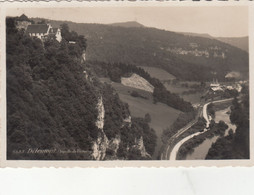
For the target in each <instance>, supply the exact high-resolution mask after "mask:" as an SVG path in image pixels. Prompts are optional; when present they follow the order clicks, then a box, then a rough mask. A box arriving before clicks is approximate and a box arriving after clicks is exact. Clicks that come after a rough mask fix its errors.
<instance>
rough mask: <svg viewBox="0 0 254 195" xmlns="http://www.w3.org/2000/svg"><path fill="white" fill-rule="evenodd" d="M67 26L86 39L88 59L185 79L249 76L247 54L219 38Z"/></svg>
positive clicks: (119, 28) (160, 31)
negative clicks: (231, 74)
mask: <svg viewBox="0 0 254 195" xmlns="http://www.w3.org/2000/svg"><path fill="white" fill-rule="evenodd" d="M50 22H51V23H52V24H54V25H59V24H60V22H59V21H50ZM67 23H68V25H69V26H70V29H72V30H75V31H77V32H78V33H79V34H82V35H85V37H87V40H88V47H87V59H89V60H99V61H104V62H118V63H125V64H135V65H140V66H142V65H143V66H151V67H160V68H163V69H164V70H166V71H168V72H169V73H171V74H173V75H174V76H176V77H177V78H178V79H183V80H196V81H207V80H212V78H213V77H214V73H216V74H217V77H218V78H219V80H224V78H225V75H226V74H227V73H228V72H231V71H239V72H241V73H242V75H243V76H244V77H245V78H246V77H248V74H247V73H248V53H247V52H245V51H243V50H241V49H238V48H236V47H233V46H231V45H229V44H226V43H223V42H221V41H218V40H216V39H211V38H204V37H196V36H190V35H184V34H181V33H174V32H170V31H165V30H159V29H155V28H139V27H137V28H136V27H129V28H125V27H119V26H112V25H102V24H77V23H72V22H67Z"/></svg>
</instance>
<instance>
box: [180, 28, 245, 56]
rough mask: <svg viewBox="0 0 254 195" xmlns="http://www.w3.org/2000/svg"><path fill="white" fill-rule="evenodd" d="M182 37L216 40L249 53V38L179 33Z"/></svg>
mask: <svg viewBox="0 0 254 195" xmlns="http://www.w3.org/2000/svg"><path fill="white" fill-rule="evenodd" d="M180 33H182V34H184V35H188V36H195V37H204V38H209V39H217V40H219V41H221V42H223V43H227V44H229V45H232V46H234V47H237V48H239V49H242V50H244V51H246V52H249V37H247V36H246V37H213V36H211V35H209V34H199V33H188V32H180Z"/></svg>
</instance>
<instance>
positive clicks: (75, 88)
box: [6, 18, 156, 160]
mask: <svg viewBox="0 0 254 195" xmlns="http://www.w3.org/2000/svg"><path fill="white" fill-rule="evenodd" d="M6 35H7V37H6V53H7V66H6V67H7V159H18V160H21V159H36V160H39V159H42V160H52V159H54V160H60V159H61V160H92V159H96V160H105V159H133V160H136V159H150V158H151V155H152V154H153V151H154V148H155V144H156V135H155V133H154V130H153V129H151V128H150V127H149V126H148V123H147V121H146V120H145V119H143V118H130V112H129V109H128V105H127V104H125V103H123V102H122V101H120V99H119V97H118V94H117V93H116V92H115V91H114V90H113V89H112V87H111V86H109V85H106V84H103V83H101V82H100V81H99V80H98V79H97V78H96V77H94V76H93V75H95V73H93V72H92V69H89V68H88V66H89V65H91V63H90V64H87V63H86V62H84V60H82V59H81V56H82V53H83V52H84V51H85V50H86V39H85V38H84V37H83V36H80V35H78V34H77V33H76V32H72V31H70V30H69V28H68V26H67V25H62V36H63V40H62V42H61V43H58V42H57V41H56V40H55V39H52V38H49V39H47V40H45V41H44V42H42V41H41V40H40V39H38V38H32V37H30V36H28V35H27V34H26V33H25V32H24V31H23V30H20V31H18V30H17V29H16V27H15V18H7V20H6ZM68 40H75V44H69V42H68ZM94 63H95V62H94ZM126 119H128V120H126Z"/></svg>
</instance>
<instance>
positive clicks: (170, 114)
mask: <svg viewBox="0 0 254 195" xmlns="http://www.w3.org/2000/svg"><path fill="white" fill-rule="evenodd" d="M101 80H102V81H104V82H109V83H111V85H112V86H113V87H114V88H115V90H116V91H117V92H118V94H119V96H120V99H121V100H122V101H123V102H126V103H128V104H129V108H130V112H131V115H132V116H134V117H143V118H144V116H145V114H146V113H149V114H150V116H151V119H152V120H151V122H150V123H149V125H150V127H151V128H153V129H154V130H155V132H156V135H157V146H156V149H155V153H154V155H153V159H157V157H158V155H159V153H158V152H159V150H160V147H161V146H162V141H161V135H162V132H163V130H164V129H166V128H167V127H170V126H171V125H172V123H173V122H174V121H175V120H176V118H177V117H178V115H179V114H180V111H178V110H175V109H173V108H171V107H169V106H167V105H165V104H161V103H157V104H154V103H153V100H152V94H151V93H149V92H146V91H143V90H139V89H135V88H131V87H126V86H124V85H122V84H120V83H115V82H111V81H109V79H105V78H103V79H101ZM133 90H134V91H137V92H138V93H139V94H141V95H142V96H145V97H147V99H144V98H140V97H133V96H131V95H130V92H131V91H133Z"/></svg>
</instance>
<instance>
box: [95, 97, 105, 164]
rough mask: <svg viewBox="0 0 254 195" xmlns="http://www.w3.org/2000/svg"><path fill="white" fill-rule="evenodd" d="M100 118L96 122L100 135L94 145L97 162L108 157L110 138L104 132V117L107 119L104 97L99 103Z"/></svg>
mask: <svg viewBox="0 0 254 195" xmlns="http://www.w3.org/2000/svg"><path fill="white" fill-rule="evenodd" d="M97 110H98V116H97V120H96V122H95V125H96V126H97V127H98V129H99V130H100V132H99V134H98V138H97V139H96V140H95V141H94V142H93V144H92V150H93V152H92V157H93V159H95V160H103V159H104V158H105V156H106V150H107V147H108V143H109V141H108V138H107V136H106V134H105V133H104V131H103V127H104V117H105V109H104V105H103V100H102V97H100V98H99V100H98V103H97Z"/></svg>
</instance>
